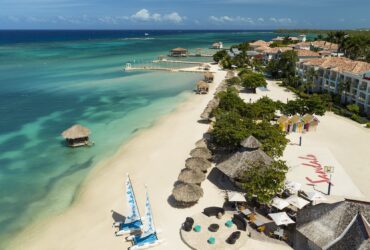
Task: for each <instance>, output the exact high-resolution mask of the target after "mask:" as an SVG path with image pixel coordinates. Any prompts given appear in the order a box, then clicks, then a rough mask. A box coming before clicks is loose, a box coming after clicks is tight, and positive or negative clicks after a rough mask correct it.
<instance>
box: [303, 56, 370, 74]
mask: <svg viewBox="0 0 370 250" xmlns="http://www.w3.org/2000/svg"><path fill="white" fill-rule="evenodd" d="M302 63H303V64H304V65H312V66H318V67H322V68H326V69H329V68H330V69H332V70H335V71H338V72H347V73H351V74H355V75H360V74H363V73H365V72H368V71H370V63H367V62H361V61H353V60H351V59H348V58H345V57H327V58H312V59H307V60H304V61H303V62H302Z"/></svg>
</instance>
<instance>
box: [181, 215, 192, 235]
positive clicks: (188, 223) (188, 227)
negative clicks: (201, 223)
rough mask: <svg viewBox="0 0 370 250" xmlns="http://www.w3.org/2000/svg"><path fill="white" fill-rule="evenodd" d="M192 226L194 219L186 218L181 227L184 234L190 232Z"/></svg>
mask: <svg viewBox="0 0 370 250" xmlns="http://www.w3.org/2000/svg"><path fill="white" fill-rule="evenodd" d="M193 225H194V219H193V218H191V217H186V220H185V222H184V224H182V227H183V229H184V230H185V231H186V232H190V231H191V229H192V228H193Z"/></svg>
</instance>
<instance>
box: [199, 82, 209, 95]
mask: <svg viewBox="0 0 370 250" xmlns="http://www.w3.org/2000/svg"><path fill="white" fill-rule="evenodd" d="M208 90H209V84H208V83H206V82H204V81H198V82H197V93H198V94H207V93H208Z"/></svg>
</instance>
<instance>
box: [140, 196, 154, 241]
mask: <svg viewBox="0 0 370 250" xmlns="http://www.w3.org/2000/svg"><path fill="white" fill-rule="evenodd" d="M143 224H144V227H143V233H142V235H141V237H142V238H144V237H146V236H148V235H150V234H154V233H156V231H155V227H154V221H153V213H152V207H151V206H150V201H149V194H148V191H146V203H145V217H144V222H143Z"/></svg>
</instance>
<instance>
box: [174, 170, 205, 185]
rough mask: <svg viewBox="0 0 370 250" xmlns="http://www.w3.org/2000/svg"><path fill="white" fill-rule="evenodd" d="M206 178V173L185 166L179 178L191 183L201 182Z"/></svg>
mask: <svg viewBox="0 0 370 250" xmlns="http://www.w3.org/2000/svg"><path fill="white" fill-rule="evenodd" d="M205 179H206V175H205V174H204V173H203V172H202V171H200V170H195V169H189V168H185V169H183V170H181V173H180V175H179V178H178V180H179V181H181V182H184V183H189V184H200V183H202V181H204V180H205Z"/></svg>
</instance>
